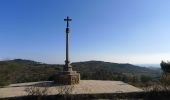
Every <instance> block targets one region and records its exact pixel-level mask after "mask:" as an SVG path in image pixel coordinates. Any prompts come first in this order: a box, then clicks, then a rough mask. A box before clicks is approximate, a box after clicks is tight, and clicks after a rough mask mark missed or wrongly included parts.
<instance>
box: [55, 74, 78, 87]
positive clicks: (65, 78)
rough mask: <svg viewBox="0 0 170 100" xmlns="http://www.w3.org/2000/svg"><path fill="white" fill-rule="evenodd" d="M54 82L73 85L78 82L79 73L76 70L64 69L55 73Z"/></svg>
mask: <svg viewBox="0 0 170 100" xmlns="http://www.w3.org/2000/svg"><path fill="white" fill-rule="evenodd" d="M54 82H55V83H56V84H62V85H74V84H79V82H80V73H77V72H76V71H70V72H69V71H68V72H67V71H64V72H60V73H58V74H56V76H55V79H54Z"/></svg>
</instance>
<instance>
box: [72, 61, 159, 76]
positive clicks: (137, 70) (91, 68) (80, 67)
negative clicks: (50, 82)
mask: <svg viewBox="0 0 170 100" xmlns="http://www.w3.org/2000/svg"><path fill="white" fill-rule="evenodd" d="M72 65H73V66H74V69H75V70H77V71H80V72H84V73H92V72H96V71H99V70H105V71H108V72H113V73H119V74H125V75H136V76H140V75H147V76H150V77H157V76H159V75H160V70H155V69H150V68H146V67H139V66H135V65H132V64H119V63H110V62H103V61H86V62H76V63H72Z"/></svg>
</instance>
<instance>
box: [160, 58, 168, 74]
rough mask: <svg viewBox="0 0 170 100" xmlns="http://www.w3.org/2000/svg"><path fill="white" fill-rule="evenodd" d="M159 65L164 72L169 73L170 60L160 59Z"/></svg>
mask: <svg viewBox="0 0 170 100" xmlns="http://www.w3.org/2000/svg"><path fill="white" fill-rule="evenodd" d="M160 65H161V69H162V70H163V72H164V73H170V62H169V61H167V62H164V61H162V62H161V64H160Z"/></svg>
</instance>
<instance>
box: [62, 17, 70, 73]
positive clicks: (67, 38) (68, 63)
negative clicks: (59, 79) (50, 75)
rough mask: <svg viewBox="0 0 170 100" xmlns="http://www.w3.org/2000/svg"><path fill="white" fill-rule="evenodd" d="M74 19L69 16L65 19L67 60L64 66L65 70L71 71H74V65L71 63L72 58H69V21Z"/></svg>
mask: <svg viewBox="0 0 170 100" xmlns="http://www.w3.org/2000/svg"><path fill="white" fill-rule="evenodd" d="M71 20H72V19H70V18H69V16H67V19H64V21H67V28H66V60H65V66H64V69H63V70H64V71H68V72H71V71H72V66H71V65H70V59H69V32H70V29H69V21H71Z"/></svg>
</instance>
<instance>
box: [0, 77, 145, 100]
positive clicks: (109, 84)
mask: <svg viewBox="0 0 170 100" xmlns="http://www.w3.org/2000/svg"><path fill="white" fill-rule="evenodd" d="M44 83H45V84H48V85H50V84H52V81H43V82H30V83H18V84H11V85H9V86H7V87H4V88H0V98H4V97H15V96H24V95H27V93H26V92H25V91H24V90H25V88H26V87H29V86H32V85H36V84H44ZM64 87H65V86H61V85H55V86H54V85H50V86H49V87H48V94H49V95H54V94H58V92H59V90H61V89H64ZM66 87H67V86H66ZM41 88H43V87H41ZM72 89H73V90H72V92H71V93H72V94H98V93H128V92H142V91H143V90H142V89H139V88H137V87H134V86H132V85H129V84H127V83H124V82H121V81H103V80H81V81H80V84H78V85H74V86H73V87H72Z"/></svg>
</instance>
